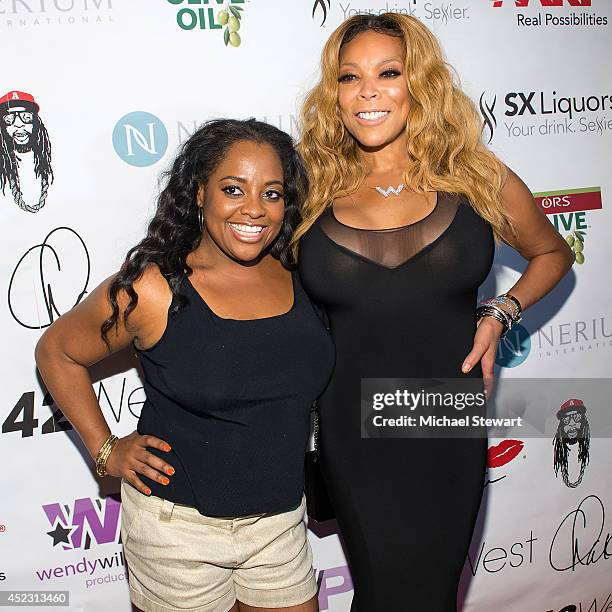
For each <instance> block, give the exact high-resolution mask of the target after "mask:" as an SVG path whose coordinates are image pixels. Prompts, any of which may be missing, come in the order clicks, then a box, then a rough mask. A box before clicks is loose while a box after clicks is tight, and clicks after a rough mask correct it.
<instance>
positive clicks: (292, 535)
mask: <svg viewBox="0 0 612 612" xmlns="http://www.w3.org/2000/svg"><path fill="white" fill-rule="evenodd" d="M121 499H122V506H121V537H122V540H123V547H124V550H125V558H126V561H127V563H128V570H129V582H130V594H131V599H132V602H133V603H134V605H136V606H138V607H139V608H141V609H142V610H145V611H146V612H167V611H169V610H172V611H173V610H192V611H198V612H227V611H228V610H229V609H230V608H231V607H232V606H233V605H234V603H235V601H236V599H238V600H239V601H241V602H243V603H245V604H248V605H251V606H258V607H266V608H283V607H287V606H295V605H299V604H302V603H304V602H306V601H308V600H309V599H311V598H312V597H313V596H314V595H316V592H317V584H316V581H315V577H314V572H313V569H312V551H311V549H310V544H309V542H308V539H307V537H306V526H305V524H304V513H305V506H306V502H305V499H304V498H302V503H301V504H300V506H299V507H298V508H296V509H295V510H291V511H290V512H283V513H280V514H268V515H266V514H257V515H254V516H248V517H240V518H235V519H232V518H228V519H225V518H214V517H208V516H203V515H201V514H200V513H199V512H198V511H197V510H196V509H195V508H191V507H189V506H182V505H179V504H174V503H172V502H170V501H167V500H164V499H160V498H159V497H154V496H151V497H147V496H146V495H143V494H142V493H140V492H139V491H137V490H136V489H135V488H134V487H132V485H130V484H129V483H127V482H125V481H124V482H122V483H121Z"/></svg>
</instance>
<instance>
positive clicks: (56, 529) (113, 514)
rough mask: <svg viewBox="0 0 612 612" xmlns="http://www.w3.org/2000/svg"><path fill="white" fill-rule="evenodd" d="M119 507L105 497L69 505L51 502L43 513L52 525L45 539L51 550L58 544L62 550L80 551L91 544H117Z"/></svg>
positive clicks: (86, 548) (118, 504) (85, 499)
mask: <svg viewBox="0 0 612 612" xmlns="http://www.w3.org/2000/svg"><path fill="white" fill-rule="evenodd" d="M120 508H121V503H120V502H118V501H117V500H115V499H113V498H112V497H110V496H108V497H106V498H105V499H104V500H100V499H91V498H89V497H85V498H82V499H75V500H74V501H73V502H72V504H60V503H59V502H54V503H51V504H45V505H43V507H42V509H43V511H44V513H45V516H46V517H47V519H48V521H49V523H50V524H51V527H52V530H51V531H48V532H47V535H48V536H49V537H50V538H51V539H52V542H51V546H52V547H55V546H58V545H60V544H61V547H62V548H63V549H64V550H74V549H75V548H83V549H85V550H89V549H90V548H91V547H92V544H109V543H120V542H121V534H120V530H119V515H120Z"/></svg>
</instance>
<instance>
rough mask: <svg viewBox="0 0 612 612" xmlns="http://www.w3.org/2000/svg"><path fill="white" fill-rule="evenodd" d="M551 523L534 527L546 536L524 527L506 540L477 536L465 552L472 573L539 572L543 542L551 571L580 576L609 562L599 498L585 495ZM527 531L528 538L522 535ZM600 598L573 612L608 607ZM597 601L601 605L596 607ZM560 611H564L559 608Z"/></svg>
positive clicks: (609, 537)
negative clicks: (526, 568) (532, 567)
mask: <svg viewBox="0 0 612 612" xmlns="http://www.w3.org/2000/svg"><path fill="white" fill-rule="evenodd" d="M549 518H553V517H549ZM553 520H554V519H553ZM555 522H556V521H555ZM555 522H552V521H549V522H548V523H546V524H544V525H543V524H539V525H538V526H537V529H539V530H540V531H546V537H544V536H543V535H542V534H537V531H535V530H534V529H530V528H529V527H527V528H526V529H525V532H524V534H523V535H522V536H518V537H517V538H515V539H514V541H512V540H511V541H510V542H508V541H507V540H504V541H503V542H491V541H490V540H482V541H481V540H480V538H478V539H477V540H476V541H475V542H472V544H471V546H470V550H469V551H468V554H467V562H468V567H469V569H470V572H471V574H472V576H476V575H477V574H478V573H479V572H480V573H483V572H485V573H486V574H500V573H504V574H508V573H512V572H514V571H515V570H517V568H520V567H524V566H529V565H535V564H537V565H538V567H539V570H540V571H543V567H542V564H541V563H540V559H541V558H542V557H543V556H544V555H545V554H546V552H545V550H546V549H545V547H546V546H547V545H548V547H549V548H548V562H549V567H550V569H552V570H554V571H555V572H565V571H571V572H574V571H581V572H582V575H583V576H584V572H585V571H589V570H588V568H589V566H594V565H597V564H606V562H607V563H608V565H609V564H610V563H611V562H610V559H612V534H610V533H609V531H608V532H607V533H606V529H607V527H606V513H605V507H604V505H603V502H602V501H601V499H600V498H599V497H597V496H596V495H588V496H587V497H585V498H584V499H582V501H581V502H580V503H579V504H578V505H577V506H576V507H574V509H572V510H571V511H570V512H568V513H567V514H566V515H565V516H564V517H563V518H562V519H561V521H560V522H559V524H558V526H557V527H556V529H555ZM549 526H550V530H549ZM527 531H529V537H526V536H527ZM536 534H537V535H536ZM549 534H552V535H549ZM493 535H494V534H493ZM548 543H549V544H548ZM475 546H477V548H476V549H475ZM601 569H605V568H601ZM608 571H609V570H608ZM604 599H606V598H605V596H604V597H603V598H601V599H599V598H596V599H595V600H594V601H593V605H592V606H586V607H582V608H579V610H577V611H576V612H587V611H589V612H596V611H597V612H603V611H604V610H607V609H609V606H610V604H611V603H612V600H611V599H606V601H605V602H604ZM598 603H605V605H604V606H603V607H597V604H598ZM606 606H608V607H606ZM548 612H557V610H556V608H555V609H554V610H553V611H551V610H549V611H548ZM560 612H565V610H563V609H562V610H561V611H560Z"/></svg>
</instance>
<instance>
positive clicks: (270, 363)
mask: <svg viewBox="0 0 612 612" xmlns="http://www.w3.org/2000/svg"><path fill="white" fill-rule="evenodd" d="M292 279H293V297H294V301H293V306H292V307H291V309H290V310H289V311H288V312H286V313H284V314H281V315H277V316H273V317H267V318H263V319H253V320H235V319H223V318H221V317H219V316H217V315H216V314H215V313H214V312H213V311H212V310H211V309H210V308H209V307H208V305H207V304H206V302H205V301H204V299H203V298H202V297H201V296H200V294H199V293H198V292H197V291H196V290H195V288H194V287H193V285H192V284H191V282H190V281H189V279H188V278H187V277H186V276H185V277H184V278H183V280H182V282H181V285H180V293H181V294H182V295H184V296H185V297H186V298H187V300H188V301H187V304H186V305H185V306H183V307H182V308H180V309H179V310H178V311H177V312H176V313H173V312H172V310H173V309H172V306H171V307H170V309H169V311H168V323H167V326H166V330H165V331H164V334H163V336H162V337H161V339H160V340H159V342H158V343H157V344H155V345H154V346H153V347H151V348H149V349H147V350H139V351H138V355H139V357H140V362H141V364H142V368H143V370H144V377H145V382H144V388H145V392H146V396H147V399H146V401H145V403H144V405H143V408H142V412H141V415H140V419H139V421H138V432H139V433H140V434H150V435H154V436H158V437H159V438H161V439H162V440H165V441H166V442H168V444H170V445H171V447H172V450H171V451H170V452H169V453H164V452H162V451H158V450H156V449H150V450H151V452H153V453H154V454H156V455H157V456H159V457H161V458H163V459H165V460H167V461H168V463H170V464H171V465H173V466H174V468H175V469H176V473H175V474H174V476H171V477H170V484H169V485H168V486H164V485H161V484H159V483H157V482H154V481H152V480H150V479H147V478H145V477H143V476H140V478H141V479H142V480H143V482H145V483H146V484H147V485H148V486H149V487H150V488H151V491H152V494H153V495H156V496H158V497H162V498H164V499H168V500H170V501H173V502H175V503H180V504H185V505H188V506H193V507H195V508H197V509H198V511H199V512H200V513H201V514H204V515H206V516H217V517H237V516H245V515H250V514H257V513H261V512H283V511H288V510H290V509H292V508H295V507H297V506H298V505H299V503H300V501H301V497H302V491H303V488H304V474H303V469H304V453H305V450H306V445H307V442H308V436H309V426H310V407H311V405H312V403H313V401H314V400H315V399H316V398H317V397H318V396H319V395H320V393H321V392H322V391H323V389H324V388H325V385H326V384H327V382H328V380H329V377H330V375H331V371H332V369H333V364H334V347H333V343H332V340H331V338H330V336H329V334H328V332H327V331H326V329H325V327H324V325H323V324H322V322H321V319H320V318H319V316H318V315H317V313H316V312H315V310H314V309H313V306H312V304H311V303H310V301H309V299H308V297H307V296H306V293H305V292H304V289H303V288H302V286H301V283H300V280H299V276H298V274H297V273H295V272H293V273H292ZM173 303H174V300H173Z"/></svg>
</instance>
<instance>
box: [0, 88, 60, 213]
mask: <svg viewBox="0 0 612 612" xmlns="http://www.w3.org/2000/svg"><path fill="white" fill-rule="evenodd" d="M39 111H40V106H39V105H38V103H37V102H36V100H35V99H34V96H32V95H31V94H29V93H26V92H24V91H9V92H8V93H7V94H5V95H4V96H2V97H1V98H0V191H2V194H3V195H7V192H8V193H9V194H10V195H11V196H12V199H13V201H14V202H15V204H17V206H19V208H21V210H25V211H27V212H31V213H35V212H38V211H39V210H40V209H41V208H42V207H43V206H44V205H45V202H46V201H47V195H48V191H49V186H50V185H51V183H52V182H53V169H52V168H51V140H50V139H49V134H48V132H47V128H46V127H45V124H44V123H43V121H42V119H41V117H40V114H39Z"/></svg>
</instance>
